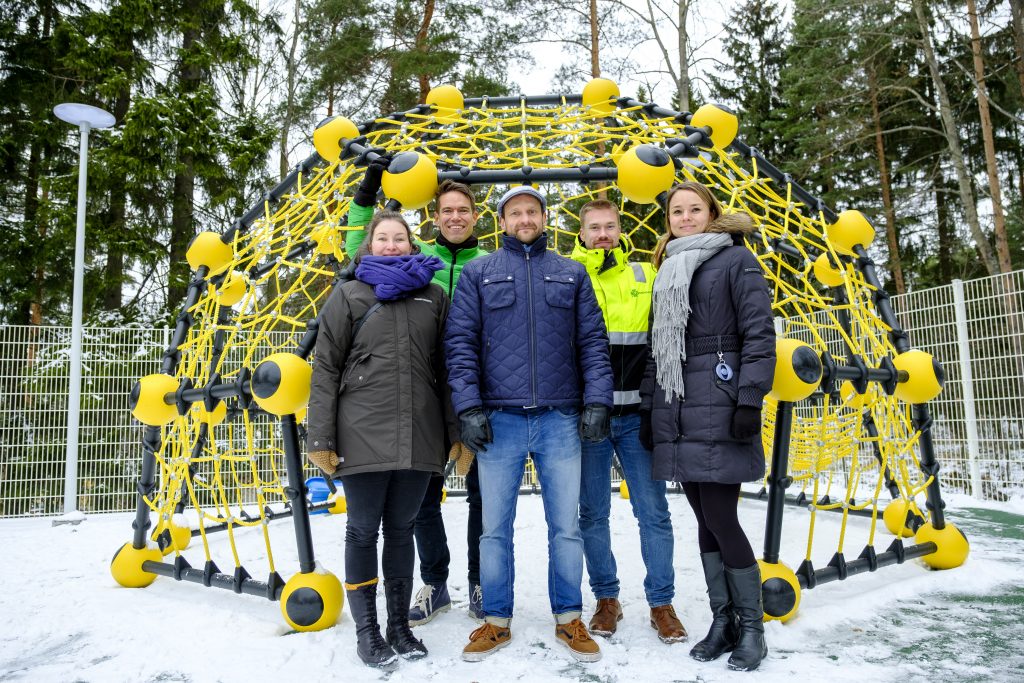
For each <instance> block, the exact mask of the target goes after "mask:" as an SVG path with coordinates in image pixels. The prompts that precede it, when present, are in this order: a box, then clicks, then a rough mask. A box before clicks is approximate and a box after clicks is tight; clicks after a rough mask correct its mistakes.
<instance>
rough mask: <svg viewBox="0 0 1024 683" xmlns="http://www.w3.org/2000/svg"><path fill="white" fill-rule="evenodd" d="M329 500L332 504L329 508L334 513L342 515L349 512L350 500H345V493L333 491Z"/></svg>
mask: <svg viewBox="0 0 1024 683" xmlns="http://www.w3.org/2000/svg"><path fill="white" fill-rule="evenodd" d="M327 500H328V501H329V502H330V504H331V505H330V507H328V508H327V509H328V510H330V511H331V514H332V515H342V514H345V513H346V512H348V502H347V501H346V500H345V495H344V494H343V493H341V492H340V491H339V492H338V493H332V494H331V495H330V496H329V497H328V499H327Z"/></svg>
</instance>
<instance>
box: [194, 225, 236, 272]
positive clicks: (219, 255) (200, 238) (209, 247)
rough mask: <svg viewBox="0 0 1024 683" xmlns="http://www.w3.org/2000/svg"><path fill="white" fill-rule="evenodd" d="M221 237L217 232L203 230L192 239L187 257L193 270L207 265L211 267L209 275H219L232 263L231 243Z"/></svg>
mask: <svg viewBox="0 0 1024 683" xmlns="http://www.w3.org/2000/svg"><path fill="white" fill-rule="evenodd" d="M220 237H221V236H220V234H219V233H216V232H201V233H199V234H198V235H196V236H195V237H194V238H193V239H192V242H191V243H190V244H189V245H188V251H186V252H185V258H186V259H187V260H188V265H189V266H190V267H191V268H192V270H199V267H200V266H206V267H207V268H208V269H209V272H208V273H207V275H217V274H218V273H220V272H221V271H223V270H224V269H225V268H227V267H228V266H229V265H231V259H232V257H233V252H232V251H231V245H230V244H224V242H222V241H221V239H220Z"/></svg>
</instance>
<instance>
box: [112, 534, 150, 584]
mask: <svg viewBox="0 0 1024 683" xmlns="http://www.w3.org/2000/svg"><path fill="white" fill-rule="evenodd" d="M147 560H149V561H150V562H160V561H161V560H163V556H162V555H161V554H160V550H158V549H157V548H153V547H149V546H147V547H145V548H134V547H132V544H131V543H125V544H124V545H123V546H121V547H120V548H119V549H118V551H117V552H116V553H114V559H112V560H111V561H110V573H111V575H113V577H114V580H115V581H117V582H118V583H119V584H121V585H122V586H124V587H125V588H145V587H146V586H148V585H149V584H151V583H153V582H154V581H156V576H157V575H156V574H150V573H149V572H147V571H144V570H143V569H142V563H143V562H145V561H147Z"/></svg>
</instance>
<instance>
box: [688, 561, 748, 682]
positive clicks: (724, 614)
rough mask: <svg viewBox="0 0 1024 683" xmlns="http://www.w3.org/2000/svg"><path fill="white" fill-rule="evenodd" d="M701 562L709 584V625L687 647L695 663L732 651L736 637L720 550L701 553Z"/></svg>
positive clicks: (736, 630) (735, 626) (705, 579)
mask: <svg viewBox="0 0 1024 683" xmlns="http://www.w3.org/2000/svg"><path fill="white" fill-rule="evenodd" d="M700 561H701V564H703V565H704V581H705V582H706V583H707V585H708V601H709V602H710V603H711V614H712V619H711V628H710V629H709V630H708V634H707V635H706V636H704V640H702V641H700V642H699V643H697V644H696V645H694V646H693V648H692V649H691V650H690V656H691V657H693V658H694V659H696V660H697V661H698V662H710V661H712V660H715V659H718V658H719V657H721V656H722V655H723V654H725V653H726V652H732V651H733V648H735V647H736V641H737V640H738V639H739V628H738V626H737V624H736V614H735V613H734V612H733V609H732V600H731V599H730V598H729V584H728V583H727V582H726V580H725V565H724V564H722V554H721V553H701V556H700Z"/></svg>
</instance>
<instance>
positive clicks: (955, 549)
mask: <svg viewBox="0 0 1024 683" xmlns="http://www.w3.org/2000/svg"><path fill="white" fill-rule="evenodd" d="M914 540H915V541H916V542H917V543H927V542H928V541H932V542H933V543H935V546H936V548H938V550H936V551H935V552H934V553H932V554H931V555H925V556H924V557H922V558H921V559H922V560H923V561H924V563H925V564H926V565H928V566H929V567H931V568H932V569H953V568H955V567H959V566H960V565H962V564H963V563H964V562H965V561H966V560H967V555H968V554H969V553H970V552H971V544H970V543H969V542H968V541H967V537H966V536H964V532H962V531H960V529H958V528H956V526H955V525H953V524H950V523H949V522H946V526H945V527H943V528H942V529H936V528H935V527H933V526H932V523H931V522H925V523H924V524H922V525H921V526H920V527H919V528H918V530H917V534H916V535H915V536H914Z"/></svg>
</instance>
